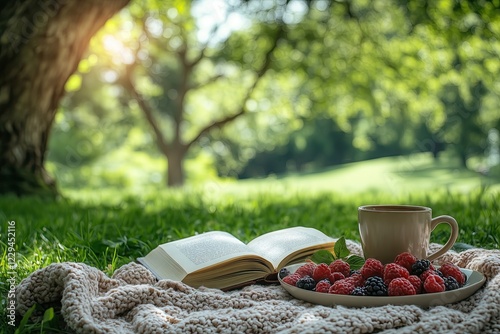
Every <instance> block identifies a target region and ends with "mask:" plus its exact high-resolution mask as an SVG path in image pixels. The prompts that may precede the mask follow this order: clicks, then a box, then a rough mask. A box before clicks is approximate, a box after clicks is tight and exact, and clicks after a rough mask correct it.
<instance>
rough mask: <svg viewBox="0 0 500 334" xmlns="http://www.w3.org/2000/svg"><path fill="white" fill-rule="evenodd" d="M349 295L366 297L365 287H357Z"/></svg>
mask: <svg viewBox="0 0 500 334" xmlns="http://www.w3.org/2000/svg"><path fill="white" fill-rule="evenodd" d="M351 295H353V296H366V288H365V287H357V288H354V290H352V292H351Z"/></svg>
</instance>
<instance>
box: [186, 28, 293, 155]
mask: <svg viewBox="0 0 500 334" xmlns="http://www.w3.org/2000/svg"><path fill="white" fill-rule="evenodd" d="M284 34H285V25H284V24H283V23H280V24H279V26H278V31H277V32H276V35H275V36H274V39H273V43H272V45H271V47H270V48H269V50H267V52H266V54H265V56H264V62H263V64H262V66H261V67H260V68H259V69H258V70H257V73H256V74H257V75H256V77H255V80H254V82H253V84H252V85H251V86H250V87H249V89H248V91H247V93H246V94H245V97H244V98H243V101H242V103H241V107H240V109H239V110H238V112H236V113H235V114H233V115H230V116H227V117H225V118H223V119H220V120H218V121H215V122H213V123H211V124H208V125H207V126H206V127H204V128H203V129H201V130H200V132H198V134H197V135H196V136H195V137H194V138H193V139H192V140H191V141H189V142H188V143H187V144H186V147H187V148H189V147H191V145H193V144H194V143H196V142H197V141H198V140H199V139H200V138H201V137H202V136H203V135H205V134H207V133H209V132H210V131H212V130H213V129H215V128H222V127H224V126H225V125H226V124H228V123H230V122H232V121H234V120H235V119H237V118H239V117H240V116H242V115H244V114H246V113H247V108H246V103H247V101H248V100H249V99H250V97H251V95H252V93H253V92H254V90H255V88H256V87H257V84H258V83H259V82H260V80H261V78H262V77H263V76H264V74H266V72H267V71H268V70H269V67H270V65H271V58H272V55H273V53H274V50H275V49H276V47H277V46H278V42H279V40H280V39H281V38H282V37H283V35H284Z"/></svg>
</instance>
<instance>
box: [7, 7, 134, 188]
mask: <svg viewBox="0 0 500 334" xmlns="http://www.w3.org/2000/svg"><path fill="white" fill-rule="evenodd" d="M129 1H130V0H87V1H77V0H45V1H37V0H28V1H21V0H10V1H7V2H4V3H3V4H2V5H1V6H0V31H1V33H0V50H1V51H0V73H1V76H0V194H6V193H14V194H17V195H27V194H43V195H57V193H58V190H57V186H56V183H55V180H54V179H53V178H52V177H51V176H49V174H48V173H47V171H46V170H45V167H44V166H45V153H46V151H47V143H48V139H49V135H50V130H51V127H52V124H53V121H54V117H55V114H56V110H57V107H58V105H59V101H60V99H61V97H62V96H63V94H64V85H65V83H66V81H67V80H68V78H69V77H70V76H71V74H72V73H73V72H74V71H75V70H76V68H77V67H78V63H79V61H80V59H81V57H82V55H83V53H84V51H85V50H86V48H87V46H88V43H89V41H90V39H91V37H92V36H93V35H94V34H95V33H96V32H97V30H99V28H101V27H102V25H103V24H104V23H105V22H106V21H107V20H108V19H109V18H110V17H111V16H113V15H114V14H115V13H116V12H117V11H119V10H120V9H121V8H123V7H124V6H125V5H127V3H128V2H129Z"/></svg>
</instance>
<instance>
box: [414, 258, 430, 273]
mask: <svg viewBox="0 0 500 334" xmlns="http://www.w3.org/2000/svg"><path fill="white" fill-rule="evenodd" d="M430 267H431V262H430V261H429V260H417V261H416V262H415V263H414V264H413V265H412V266H411V271H410V273H411V274H412V275H417V276H420V275H421V274H422V273H423V272H424V271H427V270H429V269H430ZM433 269H434V268H433Z"/></svg>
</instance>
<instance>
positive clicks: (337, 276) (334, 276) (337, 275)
mask: <svg viewBox="0 0 500 334" xmlns="http://www.w3.org/2000/svg"><path fill="white" fill-rule="evenodd" d="M344 278H345V276H344V274H342V273H339V272H334V273H330V276H328V279H329V280H330V283H332V284H333V283H335V282H336V281H340V280H341V279H344Z"/></svg>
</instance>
